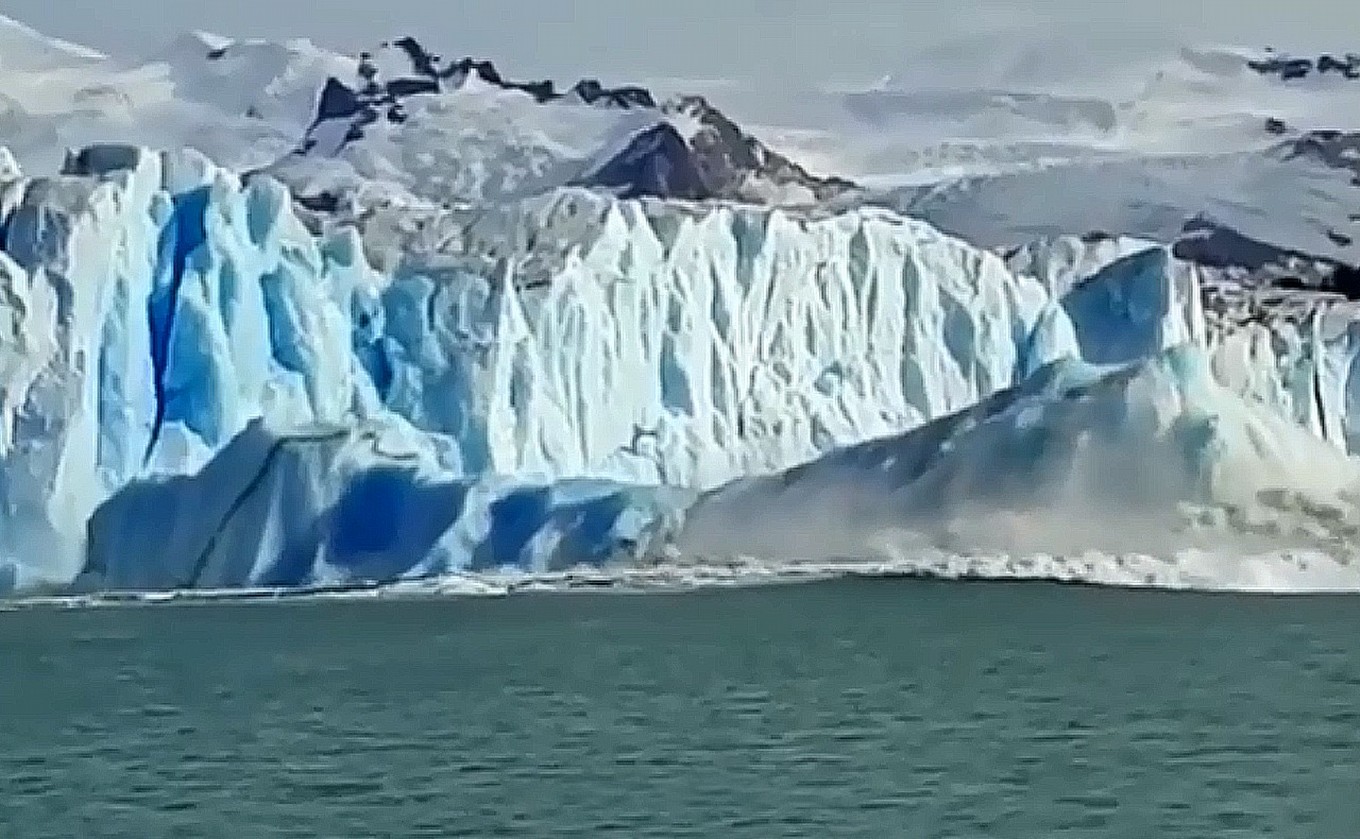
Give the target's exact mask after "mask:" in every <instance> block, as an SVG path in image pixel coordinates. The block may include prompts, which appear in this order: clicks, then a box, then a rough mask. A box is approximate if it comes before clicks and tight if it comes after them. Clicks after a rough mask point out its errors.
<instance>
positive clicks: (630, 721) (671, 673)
mask: <svg viewBox="0 0 1360 839" xmlns="http://www.w3.org/2000/svg"><path fill="white" fill-rule="evenodd" d="M1357 835H1360V598H1322V597H1318V598H1302V597H1299V598H1263V597H1233V596H1208V595H1188V594H1170V593H1164V592H1134V591H1118V590H1102V589H1095V588H1084V587H1063V586H1053V585H1044V584H1019V585H1017V584H989V583H943V582H925V581H911V580H853V581H851V580H847V581H838V582H828V583H817V584H809V585H799V586H779V587H769V588H757V589H745V590H726V591H707V592H698V593H688V594H666V595H618V594H579V595H575V594H573V595H523V596H513V597H509V598H504V599H476V598H468V599H447V600H406V601H378V602H353V601H320V600H316V601H289V602H279V603H234V604H233V603H225V604H206V605H203V604H199V605H169V606H155V607H117V608H100V609H78V610H65V611H63V610H58V609H21V610H18V611H13V612H8V613H0V836H3V837H5V839H28V838H29V837H61V839H69V838H70V837H77V836H79V837H96V836H97V837H138V839H144V838H145V837H161V836H167V837H169V836H174V837H180V836H182V837H233V839H237V837H282V836H290V837H367V836H383V837H387V836H427V837H445V836H479V837H480V836H526V837H546V836H580V837H595V836H622V837H638V836H666V837H672V836H718V837H771V836H808V837H832V836H834V837H851V836H864V837H885V836H904V837H922V838H925V837H1006V839H1014V838H1015V837H1036V839H1037V838H1038V837H1044V839H1051V837H1129V838H1130V839H1153V838H1154V837H1195V838H1196V839H1203V838H1204V837H1252V838H1253V839H1258V838H1259V837H1267V836H1280V837H1300V838H1301V839H1327V838H1328V837H1336V839H1353V837H1355V836H1357Z"/></svg>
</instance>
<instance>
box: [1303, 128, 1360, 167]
mask: <svg viewBox="0 0 1360 839" xmlns="http://www.w3.org/2000/svg"><path fill="white" fill-rule="evenodd" d="M1285 152H1286V155H1287V156H1288V157H1306V158H1310V159H1312V160H1316V161H1318V162H1319V163H1322V164H1324V165H1326V166H1330V167H1332V168H1333V169H1345V170H1348V171H1350V172H1352V173H1353V174H1355V175H1356V176H1358V177H1360V131H1331V130H1325V131H1309V132H1307V133H1305V134H1303V135H1301V136H1299V137H1298V138H1297V139H1295V140H1293V141H1292V142H1290V143H1288V144H1287V145H1286V147H1285Z"/></svg>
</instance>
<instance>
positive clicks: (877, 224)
mask: <svg viewBox="0 0 1360 839" xmlns="http://www.w3.org/2000/svg"><path fill="white" fill-rule="evenodd" d="M456 220H457V221H458V230H457V236H456V237H455V239H456V240H457V241H456V242H455V244H454V245H452V246H448V243H445V245H446V246H444V247H441V248H440V249H439V250H438V251H437V252H418V251H416V252H412V253H411V254H409V255H407V256H404V257H403V258H402V259H400V260H399V261H398V262H397V264H396V265H395V266H394V267H393V269H392V270H391V271H390V272H389V273H387V274H379V273H377V272H375V271H374V270H373V269H371V268H370V267H369V264H368V262H367V260H366V258H365V248H364V246H363V243H361V242H360V240H359V238H358V234H356V233H355V232H354V231H353V230H341V231H338V232H334V233H331V234H327V235H325V236H322V237H320V238H318V237H316V236H313V235H312V234H311V233H310V232H309V231H308V229H307V228H306V227H305V226H304V225H303V223H302V222H301V221H300V220H299V218H298V217H297V215H296V214H295V213H294V212H293V210H292V207H291V204H290V198H289V196H288V194H287V192H286V190H285V189H284V188H283V187H282V186H280V185H279V184H278V183H276V182H274V181H272V180H271V179H269V178H265V177H254V178H249V179H248V180H247V182H245V183H243V182H242V180H241V179H240V178H238V177H237V176H236V175H234V174H232V173H229V172H226V171H224V170H221V169H219V168H218V167H216V166H214V165H213V164H212V163H210V162H209V161H208V160H207V159H206V158H203V157H202V156H201V155H197V154H195V153H192V152H175V153H152V152H148V151H145V150H139V149H135V148H128V147H113V146H104V147H93V148H90V149H86V150H84V151H82V152H80V153H79V154H73V155H71V156H70V158H69V159H68V161H67V165H66V171H65V173H64V174H62V175H61V176H58V177H50V178H35V179H29V178H24V177H22V176H21V175H19V174H18V173H17V172H16V171H14V170H13V167H6V172H5V174H4V175H3V176H0V242H2V243H3V253H4V256H3V261H0V322H3V323H4V325H5V328H6V329H7V330H8V332H7V335H8V336H9V340H7V341H6V343H5V345H4V346H3V348H0V370H2V371H3V373H4V379H3V382H2V383H0V387H2V388H3V390H2V391H0V408H2V409H3V415H0V434H2V435H3V436H0V502H3V507H0V509H3V519H2V520H0V557H4V558H5V559H4V562H5V564H6V570H5V571H4V573H3V574H0V576H3V577H4V578H5V580H7V581H8V582H9V583H13V584H19V585H30V584H37V583H44V582H47V583H52V582H55V583H61V582H65V581H67V580H69V579H71V577H72V576H73V575H74V574H75V573H76V572H77V571H78V569H79V568H80V567H81V566H82V564H83V556H84V553H85V547H86V546H85V542H86V539H85V536H84V530H85V524H86V522H87V520H89V518H90V515H91V513H92V512H93V511H94V510H95V508H96V506H97V505H99V504H100V503H101V502H102V501H104V500H105V499H106V498H108V497H109V496H110V495H112V494H114V493H115V492H118V491H119V490H120V488H122V487H124V486H126V485H127V484H128V482H129V481H132V480H134V479H138V478H144V477H148V476H157V475H161V476H167V475H168V476H174V475H182V474H189V473H193V472H195V471H196V470H199V469H200V468H203V467H204V466H205V464H208V463H209V462H210V459H211V458H213V456H214V455H215V454H217V453H218V452H221V451H223V447H225V446H228V444H229V443H230V442H231V441H232V440H233V439H234V438H236V437H237V435H239V434H240V433H241V432H242V431H243V429H245V428H246V427H247V426H248V424H249V423H250V422H251V421H252V420H255V419H257V418H265V419H267V420H268V422H269V425H270V427H271V428H272V429H275V430H276V432H277V433H279V434H285V435H286V434H289V433H293V432H294V431H296V432H298V433H310V432H308V431H307V429H310V428H315V427H322V428H329V427H333V426H337V425H339V426H347V427H348V426H363V425H364V424H365V423H368V422H369V421H377V422H380V423H382V424H384V425H386V426H391V427H395V428H398V429H405V430H408V431H411V432H413V433H414V432H416V431H419V432H422V433H423V434H424V435H425V437H424V439H425V441H426V442H425V444H426V445H427V446H428V448H429V451H430V452H431V457H433V458H434V459H435V461H437V463H438V464H439V467H440V469H442V470H443V472H444V474H445V476H446V477H448V478H450V479H452V478H471V477H474V476H485V475H490V474H509V475H514V476H516V477H517V478H518V479H519V480H522V481H533V480H541V481H548V480H551V479H558V478H564V477H582V478H598V479H615V480H620V481H629V482H647V483H661V484H669V485H675V486H693V487H703V486H711V485H714V484H717V483H719V482H721V481H723V480H726V479H728V478H731V477H734V476H736V475H739V474H745V473H747V472H750V471H762V470H773V469H778V468H782V467H785V466H787V465H790V464H792V463H795V462H798V461H800V460H804V459H807V458H809V457H812V456H815V455H816V454H818V453H821V452H825V451H829V450H831V449H832V448H834V447H836V446H839V445H843V444H846V443H852V442H857V441H859V440H863V439H866V438H867V437H870V436H872V435H875V434H881V433H886V432H889V431H894V430H899V429H901V428H904V427H909V426H911V425H915V424H918V423H920V422H922V421H925V420H928V419H931V418H933V417H936V416H939V415H942V414H945V413H948V412H950V411H954V410H957V409H959V408H962V407H964V406H966V405H968V404H971V403H972V402H974V401H976V400H977V399H978V398H979V397H981V396H983V395H985V394H987V393H989V392H991V391H994V390H996V389H998V388H1003V387H1006V386H1008V385H1010V384H1011V383H1012V382H1014V381H1016V380H1017V378H1018V377H1020V376H1023V375H1024V374H1025V373H1027V372H1029V371H1031V370H1033V369H1036V368H1038V367H1040V366H1041V365H1043V364H1044V363H1046V362H1048V361H1050V360H1052V359H1053V358H1058V357H1062V356H1065V355H1068V354H1071V353H1074V352H1075V351H1076V343H1075V338H1074V336H1073V334H1072V330H1071V327H1070V324H1069V323H1068V320H1067V318H1066V317H1065V316H1064V315H1063V313H1062V312H1061V311H1060V310H1059V309H1058V308H1057V307H1056V306H1055V305H1053V303H1052V301H1051V299H1050V297H1049V295H1048V293H1047V291H1046V290H1045V289H1044V288H1043V287H1042V285H1040V284H1039V283H1038V281H1036V280H1033V279H1031V278H1021V277H1016V276H1014V275H1013V274H1012V273H1010V272H1009V271H1007V270H1006V268H1005V266H1004V265H1003V263H1002V262H1001V260H1000V259H999V258H997V257H995V256H993V255H990V254H986V253H983V252H980V251H977V250H975V249H973V248H971V247H969V246H967V245H965V244H963V243H961V242H959V241H957V240H954V239H951V238H949V237H946V236H944V235H942V234H939V233H938V232H936V231H934V230H933V229H932V228H930V227H928V226H927V225H925V224H922V223H919V222H914V221H909V220H905V219H902V218H900V217H898V216H895V215H893V214H891V213H887V212H881V211H870V210H858V211H852V212H847V213H842V214H839V215H833V216H828V217H824V218H813V217H810V216H805V215H795V214H788V213H783V212H780V211H776V210H760V209H754V208H736V207H721V206H706V207H699V206H693V207H687V206H681V205H676V204H658V203H652V202H620V201H615V200H612V199H607V198H602V197H598V196H593V195H591V194H589V193H585V192H581V191H564V192H561V193H556V194H554V195H551V196H549V197H546V198H544V199H540V200H536V201H530V202H524V203H522V204H516V205H511V206H510V207H507V208H500V209H497V210H494V211H489V212H484V211H477V212H475V213H473V214H471V215H470V216H468V215H465V216H464V217H462V218H460V219H456ZM235 459H236V456H235V455H234V454H230V452H228V455H226V461H224V462H218V461H213V462H212V467H210V468H214V469H219V470H220V469H227V470H228V471H230V470H234V469H239V470H244V472H247V473H250V472H252V469H254V467H251V466H250V464H249V463H248V462H246V461H249V458H246V459H245V461H243V462H241V463H239V464H237V465H236V466H232V465H231V464H230V461H233V460H235ZM219 460H220V458H219ZM224 463H225V465H224ZM254 471H258V470H254ZM166 508H167V509H180V510H191V509H192V507H175V506H174V505H172V504H169V503H168V502H167V507H166ZM145 509H147V508H143V510H145ZM110 515H111V514H109V515H105V516H104V517H101V518H100V519H99V521H100V522H105V523H107V522H113V521H120V519H118V518H117V517H116V516H113V517H112V518H111V517H110ZM171 524H172V523H171V522H170V521H169V520H167V521H166V527H167V528H169V527H171ZM112 526H113V525H109V524H100V525H99V527H98V528H96V529H97V530H103V529H104V528H107V527H112ZM260 526H272V525H268V523H262V524H260ZM102 538H103V537H102V536H100V535H99V534H97V533H96V534H95V535H94V536H91V537H90V539H91V541H92V542H94V541H98V540H99V539H102ZM269 544H273V543H269ZM276 559H277V557H274V558H272V559H271V558H268V557H264V558H262V556H256V557H255V558H253V559H250V560H249V561H247V560H245V559H239V558H238V559H233V560H230V562H243V563H245V564H246V565H247V566H249V568H251V569H259V568H264V567H270V563H272V562H274V561H275V560H276ZM223 562H227V563H228V564H230V562H229V561H228V560H223ZM233 567H236V566H233ZM242 567H244V566H242ZM252 574H254V572H253V571H252ZM252 574H247V575H246V576H245V577H244V579H255V578H256V576H258V575H256V576H252ZM135 577H136V575H135V574H134V575H132V576H131V577H128V579H132V578H135ZM150 579H151V578H148V580H150ZM159 579H161V580H162V582H163V581H164V580H167V579H170V578H168V577H162V578H159ZM221 579H222V580H226V579H236V577H233V575H232V574H224V575H223V576H222V577H221Z"/></svg>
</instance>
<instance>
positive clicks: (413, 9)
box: [0, 0, 1360, 79]
mask: <svg viewBox="0 0 1360 839" xmlns="http://www.w3.org/2000/svg"><path fill="white" fill-rule="evenodd" d="M1346 6H1347V4H1346V3H1344V2H1342V0H1295V2H1279V0H1192V2H1185V0H1141V2H1137V3H1117V2H1115V0H928V2H919V1H917V2H914V1H913V0H676V2H663V1H662V0H307V1H306V2H304V1H303V0H233V2H178V3H176V2H167V0H0V12H2V13H4V14H7V15H9V16H11V17H14V18H17V19H18V20H20V21H22V22H24V23H27V24H28V25H30V26H33V27H34V28H36V29H38V30H40V31H42V32H45V33H47V34H49V35H55V36H59V37H63V38H67V39H69V40H73V41H76V42H78V43H82V44H87V45H89V46H94V47H96V48H99V49H101V50H105V51H108V52H112V53H116V54H128V55H137V54H147V53H150V52H152V51H154V50H155V49H156V48H157V47H158V46H160V45H162V44H164V43H167V42H168V41H169V40H170V39H172V38H173V37H174V36H175V35H177V34H179V33H181V32H185V31H188V30H191V29H206V30H209V31H213V32H218V33H221V34H226V35H234V36H262V37H268V38H287V37H297V36H307V37H310V38H311V39H313V40H314V41H316V42H318V43H320V44H322V45H325V46H329V47H333V48H339V49H342V50H345V51H356V50H358V49H361V48H364V47H367V46H371V45H372V44H373V43H374V42H375V41H380V40H383V39H384V38H387V37H395V36H398V35H401V34H407V33H411V34H415V35H417V37H420V38H421V39H422V40H423V41H426V42H427V43H428V44H429V45H430V46H431V48H432V49H435V50H436V51H440V52H443V53H445V54H449V55H454V54H457V55H464V54H468V55H479V56H483V57H487V58H492V59H495V60H497V62H498V63H501V64H503V65H505V66H507V67H513V68H514V70H515V72H516V73H520V74H540V75H547V76H555V77H568V76H579V75H581V74H583V73H598V74H607V73H618V74H621V75H622V74H627V75H629V76H634V77H637V76H646V77H649V78H658V77H667V76H673V77H676V78H693V79H705V78H709V79H711V78H748V79H756V78H778V77H780V76H783V75H786V74H789V73H794V74H798V73H800V72H805V73H809V74H812V75H816V76H818V77H821V78H828V77H834V76H836V75H843V76H844V77H846V78H858V77H863V76H875V75H880V74H886V73H890V72H892V71H893V70H894V69H895V67H896V66H897V64H898V63H899V62H900V58H901V56H902V55H903V53H904V51H909V50H912V49H917V48H920V47H922V46H925V45H929V44H931V43H938V42H939V41H941V40H942V39H947V38H948V37H949V36H950V34H951V33H954V34H957V33H960V32H976V31H979V30H986V29H1002V30H1005V29H1010V28H1015V27H1019V28H1024V29H1029V30H1041V31H1054V32H1059V33H1076V34H1080V33H1084V32H1092V31H1103V32H1107V33H1126V32H1127V33H1137V32H1151V31H1161V32H1167V31H1169V32H1173V33H1175V35H1176V37H1177V38H1180V39H1182V40H1184V41H1185V42H1186V43H1200V42H1205V41H1213V42H1229V43H1239V44H1242V45H1246V46H1259V45H1265V44H1267V43H1269V44H1272V45H1274V46H1278V47H1280V48H1284V49H1291V48H1292V49H1300V50H1318V51H1321V50H1338V51H1346V50H1347V49H1348V48H1349V49H1350V50H1360V15H1355V14H1348V13H1347V12H1346V11H1345V8H1346ZM828 66H829V68H830V69H828Z"/></svg>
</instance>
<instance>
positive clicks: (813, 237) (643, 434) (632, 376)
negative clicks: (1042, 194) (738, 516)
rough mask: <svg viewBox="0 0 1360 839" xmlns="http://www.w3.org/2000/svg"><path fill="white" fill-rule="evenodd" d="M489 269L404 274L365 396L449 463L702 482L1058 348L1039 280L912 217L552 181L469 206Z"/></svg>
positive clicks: (798, 453)
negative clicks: (376, 387)
mask: <svg viewBox="0 0 1360 839" xmlns="http://www.w3.org/2000/svg"><path fill="white" fill-rule="evenodd" d="M462 235H464V236H466V237H467V238H468V240H469V241H468V242H467V243H465V244H463V245H462V246H461V247H462V252H463V253H464V254H465V255H466V254H470V253H483V252H484V251H483V250H482V249H481V247H482V246H480V245H478V244H477V243H478V242H489V243H493V244H491V245H487V246H486V247H488V248H489V247H494V246H495V244H494V243H501V242H516V241H519V242H523V241H532V242H534V245H533V246H532V248H528V249H525V250H524V251H522V252H521V254H517V255H514V256H513V257H511V258H500V257H496V258H487V259H485V260H484V261H483V262H482V263H478V262H476V261H472V260H469V259H467V258H464V260H463V263H464V264H461V265H456V266H454V267H449V268H443V269H428V268H424V267H422V266H414V267H412V266H406V267H404V268H403V269H401V270H399V271H398V272H397V276H396V278H395V279H394V280H393V282H392V285H391V286H390V288H388V289H387V291H386V292H385V293H384V295H383V302H384V316H385V317H386V323H385V326H384V328H383V331H382V340H383V341H384V342H385V346H386V350H385V352H381V353H377V352H375V353H372V354H371V355H372V356H380V357H381V358H382V359H383V363H384V365H385V367H384V369H383V370H382V371H381V372H380V373H378V374H376V375H377V378H379V379H381V380H382V381H383V382H384V385H383V386H382V387H381V388H380V392H381V394H382V396H383V399H384V402H385V404H386V405H387V406H388V407H389V408H390V409H391V410H393V411H394V412H396V413H398V414H400V415H402V416H404V417H407V418H408V419H410V420H411V421H412V422H413V423H414V424H416V425H417V426H418V427H420V428H424V429H427V430H430V431H434V432H440V433H443V434H446V435H448V436H449V437H450V438H452V439H453V440H454V441H456V445H457V448H458V451H459V453H460V455H461V459H462V465H463V468H464V469H466V470H468V471H484V470H485V471H494V472H501V473H516V474H518V473H534V474H546V475H562V474H586V475H598V476H605V477H615V478H620V479H626V480H633V481H641V482H655V483H664V484H675V485H685V486H699V487H704V486H712V485H715V484H717V483H719V482H721V481H724V480H727V479H730V478H732V477H735V476H737V475H742V474H749V473H751V472H755V471H769V470H773V469H778V468H781V467H783V466H786V465H789V464H792V463H796V462H798V461H801V460H806V459H807V458H809V457H812V456H815V455H816V454H818V453H820V452H825V451H829V450H830V449H832V448H834V447H836V446H838V445H843V444H845V443H848V442H853V441H857V440H862V439H865V438H867V437H869V436H873V435H877V434H883V433H887V432H890V431H893V430H897V429H901V428H906V427H910V426H913V425H916V424H919V423H920V422H923V421H925V420H927V419H930V418H933V417H936V416H941V415H943V414H946V413H949V412H951V411H955V410H958V409H960V408H962V407H964V406H966V405H969V404H972V403H973V402H975V401H976V400H977V399H978V398H979V397H981V396H983V395H985V394H987V393H990V392H992V391H994V390H997V389H999V388H1003V387H1006V386H1008V385H1009V384H1011V383H1012V382H1014V381H1016V379H1017V377H1019V376H1023V375H1024V374H1025V373H1027V372H1029V371H1031V370H1033V369H1036V368H1037V367H1039V366H1041V365H1043V364H1044V363H1046V362H1047V361H1050V360H1052V359H1054V358H1057V357H1061V356H1063V355H1067V354H1071V353H1072V352H1074V348H1075V345H1074V343H1073V340H1074V339H1073V336H1072V335H1071V330H1070V328H1069V327H1068V325H1067V323H1066V320H1065V318H1063V317H1062V315H1061V312H1059V311H1057V309H1056V308H1055V307H1054V306H1053V305H1052V303H1051V301H1050V299H1049V297H1048V295H1047V294H1046V292H1045V291H1044V289H1043V288H1042V287H1041V286H1040V285H1039V284H1038V283H1037V282H1036V281H1034V280H1032V279H1030V278H1017V277H1015V276H1013V275H1011V274H1010V273H1009V272H1008V271H1007V270H1006V269H1005V266H1004V265H1003V264H1002V262H1001V260H1000V259H998V258H996V257H994V256H992V255H990V254H986V253H984V252H981V251H978V250H976V249H974V248H971V247H969V246H967V245H965V244H963V243H961V242H959V241H958V240H955V239H952V238H949V237H947V236H944V235H942V234H940V233H938V232H937V231H935V230H934V229H932V228H930V227H929V226H928V225H925V224H923V223H920V222H916V221H912V220H908V219H904V218H902V217H900V216H897V215H894V214H891V213H887V212H880V211H872V210H861V211H856V212H850V213H844V214H838V215H834V216H830V217H827V218H820V219H815V218H807V217H800V216H797V215H791V214H786V213H784V212H781V211H777V210H766V209H755V208H738V207H706V208H702V209H700V208H697V207H695V208H686V207H683V206H680V205H676V204H659V203H654V202H620V201H615V200H611V199H607V198H602V197H599V196H596V195H592V194H590V193H587V192H583V191H567V192H561V193H557V194H554V195H553V196H551V197H549V198H547V199H544V200H541V201H534V202H527V203H525V204H520V205H516V206H515V207H513V208H511V209H509V210H507V211H505V212H504V213H502V214H495V213H485V214H482V215H480V216H479V217H478V219H477V221H476V222H475V223H474V224H472V225H470V226H469V227H468V228H467V229H466V230H465V231H463V234H462Z"/></svg>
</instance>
